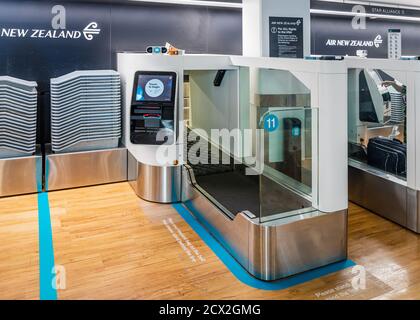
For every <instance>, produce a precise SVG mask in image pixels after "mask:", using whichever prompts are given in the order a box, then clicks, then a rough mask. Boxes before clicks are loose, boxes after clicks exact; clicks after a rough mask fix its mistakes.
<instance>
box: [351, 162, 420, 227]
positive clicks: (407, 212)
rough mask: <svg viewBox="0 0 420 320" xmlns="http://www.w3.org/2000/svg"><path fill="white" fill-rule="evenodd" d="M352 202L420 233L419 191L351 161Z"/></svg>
mask: <svg viewBox="0 0 420 320" xmlns="http://www.w3.org/2000/svg"><path fill="white" fill-rule="evenodd" d="M349 200H350V201H352V202H354V203H356V204H357V205H359V206H361V207H363V208H366V209H368V210H370V211H372V212H374V213H376V214H378V215H380V216H382V217H384V218H386V219H389V220H391V221H393V222H395V223H397V224H399V225H401V226H403V227H406V228H408V229H410V230H412V231H414V232H416V233H420V191H415V190H411V189H410V188H408V187H407V186H406V185H404V184H403V183H401V182H399V181H398V179H396V178H393V177H392V176H389V175H387V174H384V173H381V172H377V171H376V170H374V169H368V168H365V167H364V166H362V165H361V164H360V163H357V162H354V161H350V165H349Z"/></svg>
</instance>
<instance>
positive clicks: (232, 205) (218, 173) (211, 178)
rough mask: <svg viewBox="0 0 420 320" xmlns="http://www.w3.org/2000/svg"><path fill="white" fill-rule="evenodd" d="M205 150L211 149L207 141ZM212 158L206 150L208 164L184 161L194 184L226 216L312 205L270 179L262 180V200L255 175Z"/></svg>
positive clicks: (290, 209)
mask: <svg viewBox="0 0 420 320" xmlns="http://www.w3.org/2000/svg"><path fill="white" fill-rule="evenodd" d="M192 145H193V142H188V144H187V146H188V151H190V150H191V149H190V148H191V146H192ZM208 150H211V144H210V143H208ZM216 152H218V153H219V158H220V159H221V158H223V156H225V157H226V155H223V153H222V152H221V151H220V150H217V151H216ZM212 158H213V159H214V158H215V157H214V156H212V154H211V153H209V159H208V163H209V164H208V165H203V164H195V165H194V164H191V163H188V165H189V168H190V174H191V175H193V176H194V178H195V184H194V186H195V187H196V188H198V189H199V190H200V192H202V193H203V194H205V195H206V197H207V198H209V199H210V200H211V201H212V202H213V203H214V204H216V205H217V206H218V207H219V208H220V209H221V210H222V211H223V212H224V213H225V214H227V215H228V216H229V217H230V218H232V219H233V218H234V217H235V216H236V215H237V214H239V213H240V212H249V213H251V214H252V215H254V216H257V217H259V216H261V207H263V208H264V209H265V210H266V212H267V213H271V214H274V215H275V214H277V213H278V212H290V213H291V212H294V211H296V210H297V209H305V208H311V205H312V204H311V202H310V201H309V200H308V199H307V198H305V197H304V196H300V195H299V194H297V193H296V192H295V191H293V190H291V189H289V188H287V187H286V186H283V185H281V184H279V183H276V182H274V181H273V180H271V179H264V182H263V183H264V184H265V186H264V187H265V189H266V194H265V195H264V199H263V201H264V203H262V201H261V194H260V189H261V181H260V180H261V179H260V177H259V176H256V175H247V173H246V168H247V167H246V166H245V165H243V164H235V163H234V162H235V161H234V159H233V158H231V157H229V164H211V159H212ZM271 214H270V215H271Z"/></svg>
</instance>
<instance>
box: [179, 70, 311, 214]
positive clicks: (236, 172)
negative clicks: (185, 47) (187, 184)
mask: <svg viewBox="0 0 420 320" xmlns="http://www.w3.org/2000/svg"><path fill="white" fill-rule="evenodd" d="M216 73H217V70H200V71H190V72H188V71H187V72H186V74H187V75H188V79H189V98H188V100H189V101H188V105H189V108H190V121H189V122H186V126H187V130H186V132H187V133H188V134H187V135H186V137H185V144H184V145H185V146H186V148H185V155H186V159H187V163H188V165H189V167H190V171H191V172H192V174H193V176H194V178H195V187H196V188H197V189H198V190H199V191H200V192H201V193H203V194H204V195H205V196H206V197H207V198H208V199H209V200H210V201H211V202H212V203H213V204H214V205H216V206H217V207H218V208H219V209H220V210H222V211H223V212H225V214H226V215H227V216H229V217H231V218H232V219H233V218H234V217H235V216H236V215H237V214H238V213H240V212H247V214H248V215H250V216H252V215H253V216H255V218H256V219H260V220H261V221H267V220H270V219H275V218H283V217H288V216H291V215H296V214H300V213H303V212H307V211H311V210H313V209H312V208H311V205H312V198H311V196H312V150H313V148H312V146H313V145H312V143H313V141H315V138H316V135H315V136H314V135H313V130H314V129H315V130H317V114H316V110H311V109H310V94H309V91H308V89H307V88H306V87H305V86H304V85H303V84H302V83H301V82H300V81H299V80H297V79H296V78H295V77H294V76H293V75H291V74H290V73H288V72H287V71H281V70H267V69H250V68H239V69H238V70H228V71H227V72H226V74H225V76H224V79H223V81H222V82H221V85H220V86H217V87H215V86H214V83H213V81H214V78H215V75H216ZM238 82H239V86H238ZM253 102H255V104H254V103H253ZM269 116H275V117H277V119H278V123H277V124H276V123H275V124H274V125H275V129H274V130H271V129H270V130H268V129H269V128H268V127H267V126H268V125H270V124H267V122H266V120H267V119H268V118H269Z"/></svg>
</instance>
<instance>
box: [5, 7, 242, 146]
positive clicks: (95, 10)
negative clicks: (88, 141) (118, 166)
mask: <svg viewBox="0 0 420 320" xmlns="http://www.w3.org/2000/svg"><path fill="white" fill-rule="evenodd" d="M231 2H240V0H232V1H231ZM57 4H60V5H64V7H65V9H66V16H67V17H66V22H67V23H66V24H67V25H66V30H67V31H79V32H82V35H81V36H80V38H78V39H72V38H67V39H62V38H60V39H57V38H55V39H54V38H32V37H31V33H32V29H45V30H49V29H52V27H51V20H52V17H53V15H52V14H51V9H52V7H53V6H54V5H57ZM241 19H242V13H241V10H240V9H236V8H222V9H218V8H214V7H207V6H184V5H182V6H179V5H168V4H152V3H133V2H132V1H131V2H129V1H123V0H121V1H109V0H108V1H107V0H102V1H101V0H96V1H76V0H66V1H59V2H56V1H48V0H23V1H12V0H0V75H10V76H13V77H18V78H22V79H26V80H34V81H37V82H38V85H39V93H40V97H39V106H40V117H39V118H40V126H39V128H40V129H41V128H42V130H40V131H39V133H38V137H39V141H44V142H48V141H49V136H50V134H49V100H50V96H49V81H50V78H53V77H57V76H60V75H63V74H66V73H69V72H72V71H75V70H87V69H115V68H116V52H119V51H138V52H144V51H145V49H146V47H147V46H149V45H164V44H165V42H167V41H168V42H170V43H172V44H173V45H175V46H177V47H179V48H182V49H185V50H186V51H187V52H188V53H220V54H241V53H242V23H241ZM91 22H96V23H97V25H98V28H99V29H100V33H99V34H98V35H94V37H93V39H92V40H90V41H89V40H87V39H86V38H85V37H84V36H83V30H84V28H86V27H87V26H88V25H89V24H90V23H91ZM11 28H16V29H20V30H28V34H27V35H26V36H25V37H7V36H5V35H6V34H7V32H9V31H8V30H9V29H11ZM3 29H5V31H3ZM2 32H3V36H2Z"/></svg>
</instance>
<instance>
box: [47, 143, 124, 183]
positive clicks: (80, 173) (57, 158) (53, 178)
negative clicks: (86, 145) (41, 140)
mask: <svg viewBox="0 0 420 320" xmlns="http://www.w3.org/2000/svg"><path fill="white" fill-rule="evenodd" d="M45 161H46V164H45V165H46V173H45V176H46V177H45V179H46V184H45V189H46V190H47V191H53V190H61V189H69V188H77V187H85V186H92V185H98V184H105V183H114V182H121V181H127V149H126V148H116V149H108V150H96V151H84V152H73V153H64V154H51V153H50V154H47V155H46V160H45Z"/></svg>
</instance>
